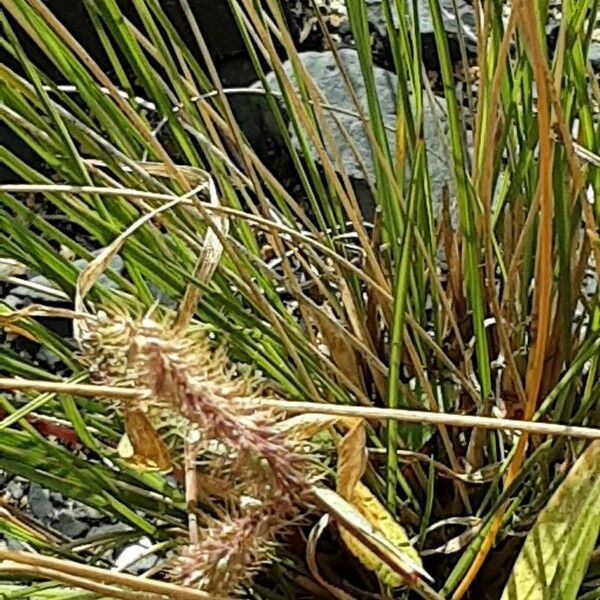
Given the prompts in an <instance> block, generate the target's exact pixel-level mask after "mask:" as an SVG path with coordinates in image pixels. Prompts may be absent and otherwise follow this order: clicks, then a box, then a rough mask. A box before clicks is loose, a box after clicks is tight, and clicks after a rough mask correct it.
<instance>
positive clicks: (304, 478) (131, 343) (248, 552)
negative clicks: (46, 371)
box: [82, 311, 322, 597]
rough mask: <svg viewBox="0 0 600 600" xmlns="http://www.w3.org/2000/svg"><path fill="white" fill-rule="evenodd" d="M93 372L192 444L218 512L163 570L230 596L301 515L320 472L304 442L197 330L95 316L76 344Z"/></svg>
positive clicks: (255, 383) (252, 379)
mask: <svg viewBox="0 0 600 600" xmlns="http://www.w3.org/2000/svg"><path fill="white" fill-rule="evenodd" d="M82 350H83V352H84V356H85V358H86V359H87V361H88V364H89V365H90V369H91V370H92V372H93V373H94V375H95V376H96V377H97V378H98V379H100V380H102V381H103V382H106V383H109V384H111V385H123V386H127V387H133V388H135V389H138V390H140V391H144V390H145V391H146V392H147V393H146V394H143V395H142V396H143V397H142V398H141V399H140V400H138V401H137V402H138V405H137V406H136V408H139V409H141V410H143V411H144V412H145V413H146V414H147V415H148V416H149V418H150V419H151V421H152V422H153V424H155V425H156V426H157V430H159V431H160V432H161V433H163V434H165V435H170V436H172V435H173V434H174V433H175V434H177V435H178V436H179V438H180V439H181V438H186V439H187V440H188V441H190V440H191V439H192V438H194V439H195V440H197V442H196V443H195V447H196V450H197V452H198V455H199V457H200V463H199V464H200V466H201V467H202V468H203V469H204V470H205V471H206V472H207V473H208V475H207V478H208V479H207V480H210V481H212V482H213V483H216V486H218V487H220V488H221V489H222V490H223V495H221V496H220V497H221V498H222V499H224V498H227V504H226V506H227V509H226V510H225V511H223V512H222V514H220V515H219V518H214V517H210V516H208V515H206V519H205V520H206V521H208V522H209V523H210V524H209V526H208V527H207V528H206V529H204V531H203V532H202V536H201V539H200V541H199V542H198V544H196V545H194V546H189V547H188V548H187V549H186V550H185V551H184V552H182V553H181V555H180V557H179V558H178V559H177V560H176V561H175V562H174V563H173V564H172V566H171V568H170V572H171V574H172V575H173V576H174V577H176V578H177V579H178V580H180V581H182V582H184V583H186V584H188V585H194V586H196V587H199V588H200V589H203V590H206V591H209V592H212V593H215V594H216V593H217V592H218V594H219V595H221V597H229V596H230V595H231V594H234V593H235V592H236V591H238V590H239V589H240V588H241V587H242V585H243V584H248V583H249V581H250V579H251V577H252V576H253V574H254V572H255V571H256V570H257V569H259V568H260V567H261V566H262V565H263V564H264V563H265V562H267V561H269V560H272V557H273V553H274V548H275V546H276V539H277V536H278V535H279V534H281V533H282V532H284V531H285V530H286V529H287V528H288V527H289V526H290V525H291V524H292V523H295V522H297V521H298V520H299V519H300V517H301V516H302V514H303V513H304V512H305V511H306V506H307V505H309V503H310V502H309V500H310V486H311V484H312V483H313V482H314V480H315V479H316V478H317V477H320V476H321V475H322V473H321V471H320V470H319V469H318V468H317V467H316V463H315V462H314V461H313V460H312V457H311V455H310V454H309V453H305V452H304V450H307V449H310V446H307V445H306V444H298V443H297V441H295V440H292V439H288V438H287V437H286V435H285V434H284V433H281V432H279V431H277V430H276V428H275V427H274V425H275V424H276V423H277V422H278V420H279V419H281V418H282V416H283V415H281V414H276V413H274V412H272V411H269V410H263V409H261V408H260V403H259V401H258V400H259V399H260V396H261V394H262V390H263V387H264V380H262V379H261V378H258V377H256V376H254V375H253V374H252V373H251V372H250V371H249V370H248V369H246V368H244V367H243V366H241V365H237V364H232V363H231V362H230V361H229V359H228V356H227V353H226V351H225V349H224V348H223V347H219V348H215V347H214V344H213V342H212V340H210V338H209V336H208V335H207V333H206V332H205V330H203V329H202V328H200V327H197V326H196V327H190V328H189V330H188V331H187V332H185V333H184V334H183V335H178V336H176V335H174V334H173V333H172V332H171V331H170V330H169V328H168V326H167V324H166V323H160V322H158V321H155V320H153V319H150V318H144V319H137V320H136V319H132V318H131V317H129V316H128V315H125V314H121V313H119V312H117V311H113V312H112V313H111V314H110V315H109V314H107V313H104V314H103V315H98V318H97V319H96V320H95V322H94V323H93V324H92V325H91V326H90V327H89V331H88V335H87V337H86V339H85V340H84V341H83V343H82Z"/></svg>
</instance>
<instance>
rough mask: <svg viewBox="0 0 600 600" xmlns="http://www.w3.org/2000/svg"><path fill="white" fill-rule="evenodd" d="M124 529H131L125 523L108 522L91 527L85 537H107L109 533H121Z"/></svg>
mask: <svg viewBox="0 0 600 600" xmlns="http://www.w3.org/2000/svg"><path fill="white" fill-rule="evenodd" d="M125 531H131V527H129V526H128V525H126V524H125V523H121V522H119V523H108V524H106V525H97V526H96V527H92V528H91V529H90V530H89V532H88V534H87V536H86V537H87V538H98V537H103V536H106V537H108V536H109V535H110V534H115V533H123V532H125Z"/></svg>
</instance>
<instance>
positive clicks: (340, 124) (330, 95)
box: [255, 49, 451, 213]
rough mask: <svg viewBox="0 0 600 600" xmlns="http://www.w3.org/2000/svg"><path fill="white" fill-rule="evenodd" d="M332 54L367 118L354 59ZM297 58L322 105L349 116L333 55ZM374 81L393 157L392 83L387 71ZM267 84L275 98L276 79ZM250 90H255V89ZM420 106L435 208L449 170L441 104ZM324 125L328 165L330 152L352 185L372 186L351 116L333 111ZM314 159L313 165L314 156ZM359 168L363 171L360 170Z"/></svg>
mask: <svg viewBox="0 0 600 600" xmlns="http://www.w3.org/2000/svg"><path fill="white" fill-rule="evenodd" d="M338 53H339V57H340V59H341V62H342V64H343V65H344V69H345V70H346V72H347V74H348V76H349V78H350V81H351V83H352V88H353V90H354V93H355V94H356V96H357V98H358V101H359V102H360V105H361V108H362V110H363V111H365V113H366V114H368V110H367V95H366V91H365V85H364V81H363V77H362V72H361V69H360V63H359V59H358V55H357V53H356V51H355V50H352V49H341V50H339V51H338ZM299 57H300V60H301V61H302V64H303V65H304V67H305V68H306V70H307V72H308V73H309V74H310V75H311V77H312V78H313V80H314V81H315V83H316V84H317V86H318V87H319V89H320V90H321V92H322V94H323V96H324V98H325V99H326V101H327V104H328V105H330V106H331V107H339V108H343V109H345V111H351V112H352V109H353V107H354V103H353V101H352V97H351V95H350V93H349V92H348V88H347V86H346V84H345V82H344V78H343V76H342V73H341V72H340V70H339V68H338V66H337V63H336V61H335V58H334V55H333V53H332V52H312V51H311V52H302V53H300V54H299ZM284 69H285V71H286V73H287V74H288V75H289V76H292V66H291V64H290V63H289V62H286V63H285V64H284ZM374 77H375V86H376V88H377V96H378V99H379V103H380V106H381V110H382V113H383V122H384V124H386V126H387V127H388V129H387V130H386V132H387V137H388V144H389V147H390V149H392V151H393V148H394V145H395V131H394V126H395V122H396V101H397V98H396V89H397V77H396V75H395V74H394V73H392V72H391V71H388V70H386V69H382V68H380V67H375V68H374ZM267 83H268V85H269V88H270V89H271V90H273V91H276V92H277V91H278V90H279V87H278V83H277V79H276V77H275V75H274V74H273V73H270V74H269V75H267ZM255 85H256V86H257V87H260V85H261V84H255ZM423 103H424V109H423V110H424V138H425V143H426V146H427V152H428V161H429V164H428V167H429V174H430V180H431V184H432V190H431V191H432V195H433V199H434V208H435V206H436V204H437V202H438V201H439V199H440V198H441V195H442V190H443V188H444V186H447V185H449V182H450V179H451V177H450V171H449V168H448V165H449V164H450V162H449V157H448V156H447V155H446V151H447V148H448V140H447V135H446V133H447V126H446V104H445V101H444V100H443V99H441V98H437V97H435V98H434V99H433V100H431V99H430V98H429V97H428V96H427V94H424V95H423ZM326 119H327V123H328V125H329V127H330V129H331V133H332V139H333V144H332V145H330V147H329V148H327V149H328V154H329V156H330V157H331V158H332V159H333V158H334V155H335V152H339V154H340V155H341V158H342V161H343V164H344V166H345V169H346V171H347V173H348V175H349V176H350V177H352V178H353V179H355V180H365V179H367V178H368V179H369V180H370V181H371V182H374V181H375V167H374V161H373V157H372V154H371V145H370V144H369V140H368V136H367V133H366V131H365V127H364V124H363V122H362V120H361V119H360V118H359V117H358V116H357V115H352V114H348V113H347V112H339V111H330V113H329V116H328V117H326ZM345 132H347V134H348V135H349V136H350V139H351V141H352V144H350V143H349V142H348V138H347V136H346V133H345ZM294 140H295V143H296V145H297V146H298V140H297V139H296V138H295V137H294ZM353 146H354V148H355V149H356V152H357V153H358V155H359V157H360V161H359V160H358V159H357V157H356V153H355V151H354V148H353ZM314 156H315V159H316V160H318V155H317V154H316V152H315V153H314ZM361 162H362V163H363V165H364V167H365V169H364V170H363V168H362V166H361ZM334 164H335V163H334ZM406 176H407V177H408V176H409V173H406ZM363 212H366V213H368V212H369V209H368V207H367V208H366V209H365V207H364V206H363Z"/></svg>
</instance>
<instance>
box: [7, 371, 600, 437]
mask: <svg viewBox="0 0 600 600" xmlns="http://www.w3.org/2000/svg"><path fill="white" fill-rule="evenodd" d="M0 390H13V391H22V390H35V391H39V392H55V393H58V394H70V395H72V396H82V397H91V398H116V399H121V400H126V399H130V400H140V398H143V394H141V393H140V392H138V391H137V390H133V389H128V388H120V387H114V386H106V385H89V384H82V383H68V382H55V381H38V380H31V379H13V378H10V377H8V378H5V377H0ZM240 400H243V398H240ZM253 402H256V403H257V405H260V406H261V407H262V408H273V409H276V410H278V411H282V412H286V413H291V414H293V413H296V414H298V413H300V414H306V415H308V414H311V413H313V414H321V415H335V416H338V417H349V418H359V419H366V420H368V421H387V420H389V419H393V420H396V421H401V422H404V423H417V424H420V425H423V424H428V425H445V426H447V427H464V428H467V429H468V428H472V427H481V428H482V429H489V430H499V429H504V430H506V431H524V432H527V433H529V434H537V435H549V436H562V437H572V438H578V439H583V440H598V439H600V428H596V427H580V426H577V425H562V424H559V423H540V422H537V421H525V420H523V421H520V420H518V419H500V418H496V417H479V416H472V415H457V414H455V413H444V412H427V411H423V410H405V409H400V408H370V407H363V406H342V405H336V404H323V403H316V402H295V401H288V400H276V399H275V400H273V399H266V398H265V399H260V400H258V401H257V400H256V399H253Z"/></svg>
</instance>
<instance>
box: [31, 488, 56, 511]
mask: <svg viewBox="0 0 600 600" xmlns="http://www.w3.org/2000/svg"><path fill="white" fill-rule="evenodd" d="M28 500H29V507H30V508H31V512H32V513H33V515H34V516H35V517H37V518H38V519H42V520H45V519H48V517H50V516H51V515H52V513H53V511H54V508H53V506H52V502H50V492H49V491H48V490H46V489H44V488H43V487H42V486H41V485H39V484H38V483H32V484H31V487H30V488H29V495H28Z"/></svg>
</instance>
